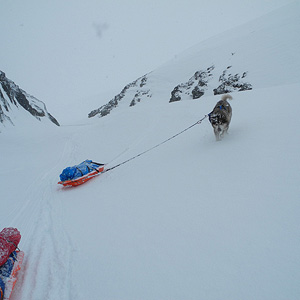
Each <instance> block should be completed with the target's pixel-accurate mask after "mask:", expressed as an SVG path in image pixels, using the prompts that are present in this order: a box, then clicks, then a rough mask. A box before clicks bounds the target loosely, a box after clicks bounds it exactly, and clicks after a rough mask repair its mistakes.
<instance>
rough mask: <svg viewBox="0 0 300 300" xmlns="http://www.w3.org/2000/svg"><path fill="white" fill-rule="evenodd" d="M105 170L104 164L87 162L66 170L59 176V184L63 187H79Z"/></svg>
mask: <svg viewBox="0 0 300 300" xmlns="http://www.w3.org/2000/svg"><path fill="white" fill-rule="evenodd" d="M103 170H104V164H99V163H95V162H93V161H91V160H85V161H84V162H82V163H81V164H79V165H76V166H73V167H67V168H65V169H64V170H63V171H62V173H61V174H60V175H59V177H60V181H59V182H58V183H59V184H62V185H63V186H77V185H80V184H82V183H84V182H86V181H88V180H89V179H91V178H93V177H94V176H96V175H98V174H99V173H101V172H103Z"/></svg>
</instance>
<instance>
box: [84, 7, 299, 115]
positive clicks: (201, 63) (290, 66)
mask: <svg viewBox="0 0 300 300" xmlns="http://www.w3.org/2000/svg"><path fill="white" fill-rule="evenodd" d="M299 11H300V4H299V2H295V3H292V4H290V5H287V6H285V7H283V8H281V9H279V10H275V11H273V12H272V13H269V14H267V15H265V16H263V17H261V18H258V19H255V20H253V21H250V22H248V23H246V24H245V25H243V26H240V27H237V28H235V29H233V30H229V31H226V32H224V33H222V34H220V35H217V36H214V37H212V38H210V39H208V40H206V41H204V42H202V43H200V44H198V45H196V46H194V47H192V48H190V49H188V50H187V51H185V52H183V53H182V54H181V55H178V56H177V57H176V58H174V59H172V60H170V61H169V62H166V63H165V64H164V65H162V66H161V67H160V68H158V69H156V70H154V71H153V72H151V73H149V74H146V75H144V76H143V77H141V78H139V79H138V80H137V82H136V83H135V82H133V83H131V84H129V85H127V86H126V87H125V88H124V89H123V90H122V92H121V93H120V94H118V95H117V96H116V97H115V98H114V99H112V102H113V108H110V109H113V110H114V111H115V110H118V109H123V107H129V106H130V105H132V102H135V104H136V105H139V103H138V102H144V101H147V102H148V101H151V102H152V103H155V102H156V101H158V102H159V103H161V102H169V101H170V98H171V93H172V91H173V90H174V88H175V87H177V86H178V85H181V84H183V85H185V88H181V89H182V90H183V91H182V94H180V97H181V100H190V99H192V95H191V90H192V88H193V86H189V83H191V82H189V81H190V79H191V77H192V76H193V75H194V74H195V73H196V72H200V73H204V74H205V75H204V76H203V77H204V78H203V80H202V82H201V84H200V86H198V88H199V89H200V90H202V91H203V93H204V95H205V96H211V95H213V94H218V93H214V90H215V89H217V88H218V87H220V85H221V83H222V80H221V77H223V78H224V79H227V80H229V79H230V78H234V77H235V76H237V77H238V78H239V80H238V81H239V82H240V83H249V84H250V85H251V86H252V88H254V89H257V88H266V87H273V86H277V85H284V84H293V83H298V82H299V81H300V73H299V69H300V51H299V50H300V41H299V40H300V39H299V32H300V22H299ZM228 17H233V16H228ZM224 22H226V19H225V20H224ZM199 30H200V29H199ZM195 34H196V33H195ZM209 69H210V71H208V70H209ZM192 82H193V80H192ZM235 83H236V82H235ZM185 89H186V90H185ZM228 90H229V91H237V89H234V88H229V89H228ZM187 92H188V93H189V96H187V95H186V93H187ZM118 98H121V100H118ZM116 101H118V105H117V107H116V108H114V106H115V102H116ZM101 103H103V99H101ZM108 106H111V105H109V103H108ZM102 108H103V107H102ZM98 110H100V112H101V107H100V108H99V109H96V110H94V111H92V112H91V113H90V114H89V116H94V115H96V116H101V115H102V114H103V112H101V113H100V114H99V111H98ZM104 110H105V111H106V110H107V109H104ZM97 113H98V114H97Z"/></svg>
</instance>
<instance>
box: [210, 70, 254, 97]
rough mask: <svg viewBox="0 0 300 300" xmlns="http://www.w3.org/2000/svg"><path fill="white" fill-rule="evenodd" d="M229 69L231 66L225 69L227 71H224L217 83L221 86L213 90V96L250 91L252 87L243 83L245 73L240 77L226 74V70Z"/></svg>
mask: <svg viewBox="0 0 300 300" xmlns="http://www.w3.org/2000/svg"><path fill="white" fill-rule="evenodd" d="M230 68H231V66H229V67H227V69H226V70H224V71H223V73H222V75H221V76H220V77H219V82H220V83H221V84H220V85H219V86H218V87H217V88H215V89H214V90H213V92H214V95H220V94H227V93H231V92H235V91H237V92H241V91H247V90H252V85H251V84H250V83H248V82H245V81H244V78H245V77H246V76H247V72H244V73H243V74H242V75H240V74H234V75H233V74H230V73H229V74H228V70H229V69H230Z"/></svg>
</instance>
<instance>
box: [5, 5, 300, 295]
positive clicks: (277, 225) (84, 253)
mask: <svg viewBox="0 0 300 300" xmlns="http://www.w3.org/2000/svg"><path fill="white" fill-rule="evenodd" d="M298 8H299V4H298V3H295V4H293V5H291V6H287V7H286V8H284V9H282V10H281V11H280V12H274V13H273V14H271V15H268V16H266V17H265V18H262V19H259V20H257V21H256V22H254V23H251V24H252V25H251V24H248V25H247V26H246V25H245V26H244V27H241V28H237V29H236V30H234V31H230V32H231V33H230V37H231V38H230V39H229V38H228V39H227V42H226V39H225V37H224V36H228V33H224V36H223V37H222V36H220V37H218V39H217V40H216V39H215V38H214V39H211V40H209V41H207V42H205V43H203V44H201V45H200V46H196V47H195V48H192V49H190V50H189V51H187V52H186V53H183V54H182V55H180V56H178V58H176V59H174V60H172V61H170V62H168V63H166V64H165V65H164V66H162V67H161V68H159V69H158V70H156V71H154V72H152V73H151V74H149V75H147V76H146V77H147V79H145V78H146V77H141V78H140V79H139V80H137V81H136V82H135V83H134V85H135V86H138V87H139V88H141V89H143V88H145V90H143V91H144V92H145V93H146V91H147V90H146V86H147V85H149V92H148V93H147V94H145V95H142V93H141V100H140V102H139V101H138V100H137V99H138V98H139V96H136V97H135V95H136V91H137V89H136V88H133V86H130V87H129V88H128V89H125V90H124V94H125V96H124V97H121V99H122V101H120V102H119V103H118V106H117V107H118V109H115V110H114V111H113V113H111V114H109V115H108V116H107V117H105V118H90V119H88V118H87V119H86V123H81V124H77V125H76V124H73V125H69V126H61V127H57V126H43V127H41V126H33V125H32V124H30V125H28V127H25V126H23V127H17V126H16V128H15V130H6V131H3V133H2V134H1V139H0V143H1V155H0V165H1V170H0V182H1V198H0V208H1V209H0V229H2V228H4V227H8V226H12V227H17V228H18V229H19V230H20V232H21V235H22V239H21V243H20V244H19V247H20V248H21V250H23V251H24V253H25V259H24V264H23V268H22V270H21V272H20V276H19V280H18V282H17V285H16V287H15V290H14V293H13V296H12V299H11V300H24V299H26V300H40V299H45V300H46V299H47V300H58V299H59V300H81V299H90V300H99V299H101V300H102V299H103V300H112V299H114V300H115V299H116V300H165V299H172V300H177V299H178V300H182V299H189V300H199V299H204V300H217V299H243V300H253V299H255V300H285V299H289V300H298V299H299V295H300V285H299V282H300V256H299V253H300V240H299V234H300V226H299V214H300V202H299V195H300V185H299V182H300V173H299V168H300V156H299V152H300V132H299V130H297V128H298V127H299V117H298V112H299V111H300V101H299V87H300V77H299V76H300V75H299V74H300V66H299V53H298V50H299V38H298V36H296V33H295V32H299V17H297V18H296V17H295V16H299V14H300V10H299V9H298ZM283 12H284V14H283ZM263 20H265V23H264V22H263ZM284 20H285V21H284ZM278 22H279V23H280V24H281V27H280V26H279V25H278ZM287 28H289V29H291V28H293V31H286V29H287ZM254 29H255V32H253V30H254ZM276 30H277V33H276V32H275V31H276ZM294 30H295V32H294ZM259 32H260V34H258V33H259ZM256 33H257V34H256ZM244 34H246V35H248V39H252V40H251V41H252V43H251V46H252V47H251V49H249V48H248V47H249V44H246V45H244V44H243V43H244V42H245V41H246V39H245V38H242V37H243V35H244ZM270 34H273V35H272V36H269V35H270ZM219 40H222V41H223V48H222V49H221V48H220V43H219ZM267 40H268V42H266V41H267ZM284 44H288V45H290V47H284ZM286 48H288V50H287V49H286ZM250 52H251V53H252V54H251V55H250ZM234 53H235V54H234ZM233 62H234V63H233ZM203 65H205V66H203ZM212 66H214V68H212ZM229 66H232V67H230V68H228V69H227V67H229ZM275 69H276V70H277V72H276V74H274V73H273V71H274V70H275ZM196 71H204V72H207V77H205V76H204V75H203V74H202V73H201V72H199V73H196ZM223 71H225V73H223ZM229 72H230V73H231V74H239V75H240V77H239V80H240V81H241V82H243V83H245V84H251V86H252V87H253V89H252V90H249V89H246V90H245V91H243V92H237V91H236V90H235V91H234V92H232V93H231V95H232V96H233V100H232V101H231V105H232V109H233V117H232V122H231V125H230V129H229V134H228V135H227V136H226V137H225V138H224V139H223V140H222V141H221V142H216V141H215V137H214V134H213V129H212V127H211V125H210V123H209V121H208V120H207V119H204V120H203V122H202V123H201V124H197V125H195V126H192V127H191V125H192V124H195V123H196V122H197V121H198V120H199V119H201V118H203V117H204V116H205V115H206V114H207V113H209V112H210V111H211V109H212V108H213V107H214V105H215V104H216V102H217V101H218V100H219V99H220V98H221V96H220V95H214V91H213V89H215V88H217V87H218V84H222V83H223V81H222V82H219V76H221V80H222V78H227V77H226V76H229V74H230V73H229ZM244 72H247V74H246V75H245V76H243V74H244ZM201 74H202V75H201ZM210 74H213V76H209V75H210ZM216 74H218V75H216ZM223 74H224V76H222V75H223ZM194 75H195V76H194ZM200 75H201V76H200ZM210 77H212V79H211V80H210ZM203 78H204V79H203ZM206 78H207V80H208V79H209V80H208V84H207V85H206V86H205V85H202V87H203V88H204V90H205V92H204V95H202V96H201V98H200V100H198V101H175V102H173V103H171V104H170V103H169V101H170V99H171V96H172V93H171V92H172V91H173V89H174V88H175V87H177V86H178V93H179V96H181V98H182V100H187V99H192V98H193V92H192V91H193V90H194V88H195V87H196V82H200V81H201V80H206ZM194 79H195V80H194ZM199 79H201V80H199ZM150 87H151V89H150ZM189 87H190V88H189ZM132 88H133V89H132ZM184 89H185V90H184ZM180 91H182V92H181V93H180ZM189 92H191V93H189ZM196 92H197V90H196ZM196 92H194V94H195V93H196ZM196 94H197V93H196ZM130 95H131V96H130ZM174 95H175V96H176V94H175V93H174ZM121 96H122V95H121ZM177 96H178V95H177ZM143 97H145V98H143ZM146 99H147V101H146ZM132 100H136V101H135V104H136V103H138V105H135V107H134V109H132V108H129V105H130V103H131V102H132ZM132 104H133V103H132ZM99 113H101V112H99ZM187 128H189V129H188V130H186V131H184V132H183V133H182V134H179V135H177V134H178V133H179V132H182V131H183V130H184V129H187ZM28 129H30V130H28ZM174 136H176V137H175V138H172V139H170V138H171V137H174ZM168 139H169V140H168ZM166 140H168V141H167V142H166V143H163V144H161V142H163V141H166ZM156 145H159V146H157V147H155V146H156ZM148 149H152V150H151V151H147V150H148ZM146 151H147V152H146ZM142 153H143V154H142ZM139 154H142V155H139ZM133 157H135V158H134V159H131V158H133ZM85 159H92V160H94V161H98V162H102V163H106V169H108V168H112V167H115V166H118V165H119V164H120V165H119V166H118V167H116V168H113V169H112V170H110V171H108V172H106V173H103V174H100V175H99V176H97V177H96V178H94V179H92V180H90V181H89V182H87V183H85V184H84V185H82V186H79V187H76V188H62V187H61V186H59V185H58V184H57V182H58V181H59V174H60V173H61V171H62V170H63V169H64V168H65V167H67V166H73V165H75V164H77V163H80V162H82V161H83V160H85ZM124 162H126V163H125V164H122V163H124Z"/></svg>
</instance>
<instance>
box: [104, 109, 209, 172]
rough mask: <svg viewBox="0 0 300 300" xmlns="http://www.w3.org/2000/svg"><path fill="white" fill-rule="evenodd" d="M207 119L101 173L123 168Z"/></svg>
mask: <svg viewBox="0 0 300 300" xmlns="http://www.w3.org/2000/svg"><path fill="white" fill-rule="evenodd" d="M207 117H208V115H205V116H204V117H203V118H202V119H200V120H199V121H197V122H196V123H194V124H192V125H191V126H189V127H187V128H185V129H184V130H182V131H180V132H179V133H176V134H175V135H173V136H171V137H170V138H168V139H166V140H164V141H163V142H161V143H159V144H157V145H155V146H153V147H151V148H149V149H148V150H145V151H143V152H141V153H139V154H137V155H135V156H133V157H131V158H129V159H127V160H125V161H123V162H121V163H119V164H117V165H115V166H113V167H111V168H108V169H106V170H104V171H103V172H101V173H106V172H108V171H111V170H113V169H115V168H117V167H119V166H121V165H124V164H126V163H127V162H129V161H131V160H133V159H135V158H137V157H139V156H142V155H144V154H146V153H147V152H149V151H151V150H153V149H155V148H157V147H159V146H161V145H162V144H164V143H166V142H168V141H170V140H172V139H174V138H175V137H177V136H178V135H180V134H182V133H184V132H186V131H187V130H189V129H191V128H192V127H194V126H196V125H198V124H201V123H202V121H203V120H204V119H206V118H207Z"/></svg>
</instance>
